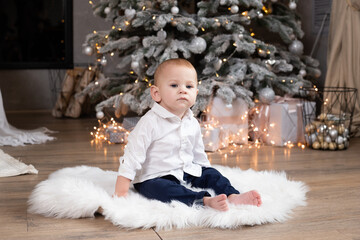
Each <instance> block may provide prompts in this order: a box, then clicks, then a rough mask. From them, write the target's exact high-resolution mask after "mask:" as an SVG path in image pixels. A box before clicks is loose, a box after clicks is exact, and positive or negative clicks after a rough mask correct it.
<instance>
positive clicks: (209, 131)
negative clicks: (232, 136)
mask: <svg viewBox="0 0 360 240" xmlns="http://www.w3.org/2000/svg"><path fill="white" fill-rule="evenodd" d="M200 126H201V135H202V138H203V142H204V147H205V151H209V152H215V151H217V150H218V149H221V148H225V147H227V146H228V145H229V138H228V136H227V131H223V129H222V128H221V127H220V126H217V124H215V123H213V122H202V123H201V124H200Z"/></svg>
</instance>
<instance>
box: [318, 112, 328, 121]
mask: <svg viewBox="0 0 360 240" xmlns="http://www.w3.org/2000/svg"><path fill="white" fill-rule="evenodd" d="M319 120H320V121H322V122H323V121H325V120H327V114H326V113H321V114H320V115H319Z"/></svg>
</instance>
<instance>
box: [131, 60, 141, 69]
mask: <svg viewBox="0 0 360 240" xmlns="http://www.w3.org/2000/svg"><path fill="white" fill-rule="evenodd" d="M138 67H139V62H138V61H133V62H131V68H132V69H136V68H138Z"/></svg>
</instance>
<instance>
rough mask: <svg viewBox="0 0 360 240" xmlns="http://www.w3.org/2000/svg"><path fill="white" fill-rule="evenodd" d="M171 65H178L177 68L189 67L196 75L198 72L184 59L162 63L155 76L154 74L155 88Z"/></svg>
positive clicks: (174, 59)
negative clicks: (162, 74) (161, 75)
mask: <svg viewBox="0 0 360 240" xmlns="http://www.w3.org/2000/svg"><path fill="white" fill-rule="evenodd" d="M169 65H177V66H184V67H188V68H190V69H193V70H194V71H195V73H196V70H195V68H194V66H193V65H192V64H191V63H190V62H189V61H188V60H186V59H183V58H173V59H168V60H165V61H164V62H162V63H160V65H159V66H158V67H157V69H156V71H155V74H154V84H155V86H157V81H158V78H159V75H160V74H161V73H162V72H163V71H164V69H165V68H166V67H167V66H169ZM196 75H197V74H196ZM196 82H197V77H196Z"/></svg>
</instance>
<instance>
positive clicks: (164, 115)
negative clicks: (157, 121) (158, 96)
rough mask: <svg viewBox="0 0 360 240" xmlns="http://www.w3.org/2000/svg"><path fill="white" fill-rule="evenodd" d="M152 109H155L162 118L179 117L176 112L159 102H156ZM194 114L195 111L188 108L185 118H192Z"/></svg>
mask: <svg viewBox="0 0 360 240" xmlns="http://www.w3.org/2000/svg"><path fill="white" fill-rule="evenodd" d="M151 110H152V111H154V112H155V113H156V114H158V115H159V116H160V117H162V118H179V117H178V116H176V115H175V114H173V113H171V112H169V111H168V110H167V109H165V108H164V107H163V106H161V105H160V104H158V103H157V102H154V105H153V106H152V108H151ZM191 116H193V112H192V111H191V110H190V109H188V110H187V111H186V112H185V114H184V117H183V118H191Z"/></svg>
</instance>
